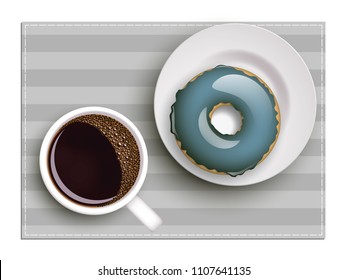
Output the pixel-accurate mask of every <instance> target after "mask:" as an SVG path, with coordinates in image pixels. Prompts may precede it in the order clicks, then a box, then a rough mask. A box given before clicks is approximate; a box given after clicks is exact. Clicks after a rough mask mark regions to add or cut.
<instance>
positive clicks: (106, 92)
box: [22, 87, 324, 105]
mask: <svg viewBox="0 0 347 280" xmlns="http://www.w3.org/2000/svg"><path fill="white" fill-rule="evenodd" d="M322 90H323V91H324V88H321V87H316V95H317V103H318V104H321V103H323V104H324V99H323V102H321V94H322V92H321V91H322ZM25 91H26V95H27V98H26V99H24V96H23V98H22V104H24V103H25V102H26V104H28V105H30V104H33V105H35V104H65V103H66V100H69V104H80V103H81V100H83V103H84V104H90V105H98V104H113V103H117V104H153V99H154V91H155V88H154V87H98V88H95V87H26V88H24V87H23V88H22V92H23V95H24V92H25ZM95 93H97V94H95Z"/></svg>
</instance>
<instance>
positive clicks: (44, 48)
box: [22, 34, 324, 52]
mask: <svg viewBox="0 0 347 280" xmlns="http://www.w3.org/2000/svg"><path fill="white" fill-rule="evenodd" d="M280 37H282V38H283V39H284V40H286V41H287V42H288V43H289V44H290V45H292V46H293V47H294V48H295V49H296V50H297V51H299V52H320V51H321V36H320V35H280ZM188 38H189V35H174V34H170V35H75V36H73V35H44V36H40V35H27V36H26V37H24V36H23V37H22V50H23V51H24V50H25V48H24V46H25V42H26V51H27V52H172V51H173V50H174V49H175V48H176V47H177V46H178V45H179V44H181V43H182V42H183V41H185V40H186V39H188ZM323 41H324V40H323ZM323 48H324V46H323Z"/></svg>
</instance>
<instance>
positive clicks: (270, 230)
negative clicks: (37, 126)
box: [23, 225, 321, 238]
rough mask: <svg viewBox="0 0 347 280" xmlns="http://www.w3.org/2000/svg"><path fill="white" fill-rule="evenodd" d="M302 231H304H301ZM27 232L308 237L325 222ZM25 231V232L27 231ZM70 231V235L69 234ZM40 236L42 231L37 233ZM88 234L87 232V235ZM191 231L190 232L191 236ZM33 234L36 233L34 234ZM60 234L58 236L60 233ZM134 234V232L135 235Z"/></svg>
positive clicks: (29, 230) (30, 231)
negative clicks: (153, 230) (147, 229)
mask: <svg viewBox="0 0 347 280" xmlns="http://www.w3.org/2000/svg"><path fill="white" fill-rule="evenodd" d="M298 232H300V233H302V234H298ZM26 233H27V234H28V235H31V234H32V235H35V234H37V233H40V234H41V237H53V236H55V235H59V234H63V235H64V236H65V237H69V235H72V236H73V237H77V238H78V237H87V236H88V237H94V238H97V237H108V236H109V237H116V236H118V237H120V236H119V235H121V234H129V236H131V235H134V234H137V235H138V236H142V237H155V236H157V235H160V237H168V238H169V237H183V235H186V236H187V237H190V238H191V237H197V238H198V237H203V236H205V235H207V236H208V235H210V234H213V235H215V236H216V237H228V236H229V237H230V236H232V237H237V236H238V235H241V237H247V236H248V237H252V235H255V236H256V237H261V236H263V235H266V237H271V236H275V237H276V235H277V237H278V235H281V236H282V237H288V236H287V235H290V236H291V237H295V236H296V237H305V236H309V235H320V234H321V226H314V225H313V226H312V225H311V226H305V225H302V226H296V225H290V226H283V225H281V226H266V225H264V226H262V227H258V226H251V225H250V226H247V225H243V226H219V225H214V226H213V227H210V226H199V225H194V226H189V225H186V226H179V225H177V226H175V227H172V226H165V225H162V226H160V227H159V228H158V229H156V231H155V232H154V233H144V231H143V225H139V226H136V225H129V226H120V225H117V226H112V225H110V226H98V227H89V226H73V225H70V226H67V225H65V226H64V227H62V226H54V225H50V226H27V227H26ZM23 234H25V233H24V232H23ZM65 234H66V235H65ZM37 235H38V236H37V237H39V234H37ZM83 235H85V236H83ZM188 235H189V236H188ZM31 237H33V236H31ZM56 237H58V236H56ZM133 237H134V236H133Z"/></svg>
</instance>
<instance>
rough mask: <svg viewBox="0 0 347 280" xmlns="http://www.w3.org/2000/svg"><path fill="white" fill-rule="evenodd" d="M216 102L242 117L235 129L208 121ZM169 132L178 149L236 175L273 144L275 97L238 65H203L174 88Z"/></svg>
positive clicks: (216, 169)
mask: <svg viewBox="0 0 347 280" xmlns="http://www.w3.org/2000/svg"><path fill="white" fill-rule="evenodd" d="M222 105H230V106H233V107H234V108H235V109H236V110H237V111H239V113H240V114H241V117H242V124H241V128H240V130H239V131H237V132H236V133H235V134H233V135H230V134H221V133H220V132H219V131H218V130H216V128H215V127H214V126H213V125H212V123H211V117H212V114H213V112H214V111H215V110H216V108H218V107H219V106H222ZM170 121H171V132H172V133H173V134H174V135H175V137H176V142H177V144H178V146H179V147H180V149H181V150H182V152H183V153H184V154H185V155H186V156H187V157H188V159H189V160H191V161H192V162H193V163H194V164H195V165H197V166H199V167H200V168H202V169H204V170H207V171H209V172H213V173H217V174H229V175H231V176H233V177H235V176H237V175H242V174H243V173H244V172H245V171H247V170H250V169H253V168H254V167H256V166H257V164H259V163H260V162H262V161H263V160H264V159H265V158H266V157H267V156H268V155H269V153H270V152H271V150H272V149H273V147H274V145H275V143H276V140H277V138H278V134H279V130H280V112H279V107H278V104H277V100H276V98H275V96H274V94H273V92H272V91H271V89H270V88H269V87H268V86H267V85H266V83H265V82H264V81H263V80H261V79H260V78H259V77H257V76H256V75H255V74H253V73H251V72H249V71H246V70H244V69H241V68H236V67H230V66H224V65H219V66H217V67H215V68H213V69H209V70H207V71H204V72H202V73H200V74H198V75H197V76H195V77H194V78H193V79H191V80H190V81H189V82H188V83H187V85H186V86H185V87H184V88H183V89H181V90H179V91H178V92H177V93H176V102H175V103H174V104H173V105H172V107H171V114H170Z"/></svg>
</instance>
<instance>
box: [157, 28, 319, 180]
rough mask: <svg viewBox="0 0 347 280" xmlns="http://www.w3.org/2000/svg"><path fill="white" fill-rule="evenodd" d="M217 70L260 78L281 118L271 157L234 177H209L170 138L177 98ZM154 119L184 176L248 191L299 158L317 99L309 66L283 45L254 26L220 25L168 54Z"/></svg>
mask: <svg viewBox="0 0 347 280" xmlns="http://www.w3.org/2000/svg"><path fill="white" fill-rule="evenodd" d="M220 64H223V65H229V66H235V67H240V68H244V69H246V70H249V71H251V72H253V73H254V74H256V75H258V76H259V77H260V78H262V79H263V80H264V81H265V82H266V83H267V84H268V85H269V87H270V88H271V89H272V90H273V92H274V94H275V95H276V98H277V101H278V104H279V107H280V112H281V130H280V134H279V138H278V141H277V143H276V145H275V147H274V149H273V150H272V152H271V153H270V154H269V156H268V157H267V158H266V159H265V160H264V161H263V162H262V163H261V164H259V165H258V166H257V167H256V168H254V169H253V170H249V171H246V172H245V173H244V174H243V175H240V176H237V177H231V176H229V175H218V174H213V173H210V172H207V171H204V170H202V169H200V168H199V167H197V166H195V165H194V164H192V163H191V162H190V161H189V160H188V159H187V158H186V157H185V156H184V154H183V153H182V152H181V150H180V149H179V147H178V146H177V144H176V139H175V136H174V135H173V134H172V133H171V132H170V118H169V115H170V112H171V105H172V104H173V103H174V102H175V100H176V98H175V96H176V92H177V91H178V90H179V89H181V88H183V87H184V85H185V84H186V83H187V82H188V81H189V80H190V79H191V78H192V77H194V76H195V75H196V74H198V73H200V72H202V71H204V70H206V69H209V68H213V67H215V66H217V65H220ZM154 113H155V120H156V124H157V128H158V131H159V134H160V137H161V139H162V140H163V142H164V144H165V146H166V148H167V149H168V151H169V152H170V154H171V155H172V156H173V157H174V158H175V159H176V160H177V162H178V163H180V164H181V165H182V166H183V167H184V168H185V169H186V170H188V171H189V172H191V173H192V174H194V175H195V176H197V177H200V178H201V179H204V180H207V181H209V182H212V183H215V184H221V185H230V186H232V185H234V186H237V185H248V184H254V183H258V182H261V181H264V180H266V179H269V178H271V177H273V176H275V175H277V174H278V173H280V172H281V171H283V170H284V169H285V168H286V167H288V166H289V165H290V164H291V163H292V162H293V161H294V160H295V159H296V158H297V157H298V156H299V154H300V153H301V151H302V150H303V148H304V147H305V145H306V143H307V141H308V140H309V138H310V135H311V133H312V129H313V126H314V123H315V117H316V93H315V87H314V84H313V80H312V77H311V75H310V72H309V70H308V68H307V66H306V65H305V63H304V61H303V60H302V58H301V57H300V55H299V54H298V53H297V52H296V51H295V50H294V49H293V48H292V47H291V46H290V45H289V44H288V43H287V42H286V41H285V40H283V39H282V38H280V37H279V36H277V35H276V34H274V33H272V32H270V31H267V30H265V29H262V28H260V27H257V26H253V25H248V24H224V25H217V26H213V27H210V28H207V29H205V30H203V31H200V32H198V33H196V34H194V35H193V36H191V37H190V38H188V39H187V40H186V41H184V42H183V43H182V44H181V45H180V46H179V47H178V48H177V49H176V50H175V51H174V52H173V53H172V55H171V56H170V57H169V59H168V60H167V62H166V63H165V65H164V67H163V69H162V71H161V73H160V76H159V79H158V82H157V85H156V89H155V97H154Z"/></svg>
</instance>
